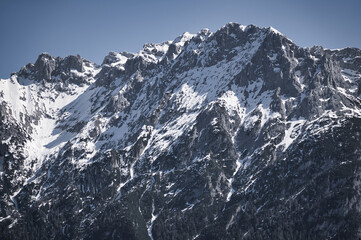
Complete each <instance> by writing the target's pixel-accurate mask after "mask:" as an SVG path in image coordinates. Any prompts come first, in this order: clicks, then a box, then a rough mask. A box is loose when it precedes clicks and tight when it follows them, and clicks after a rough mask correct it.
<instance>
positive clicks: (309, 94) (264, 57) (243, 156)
mask: <svg viewBox="0 0 361 240" xmlns="http://www.w3.org/2000/svg"><path fill="white" fill-rule="evenodd" d="M360 94H361V50H360V49H356V48H344V49H338V50H330V49H324V48H322V47H319V46H315V47H312V48H303V47H299V46H297V45H296V44H295V43H294V42H293V41H291V40H290V39H288V38H287V37H286V36H285V35H283V34H281V33H280V32H278V31H277V30H275V29H273V28H261V27H257V26H254V25H249V26H242V25H239V24H237V23H229V24H227V25H225V26H224V27H222V28H221V29H219V30H218V31H216V32H214V33H213V32H211V31H209V30H208V29H202V30H201V31H200V32H198V33H197V34H190V33H184V34H183V35H181V36H179V37H177V38H176V39H175V40H174V41H166V42H163V43H160V44H145V45H144V47H143V49H142V50H141V51H140V52H139V53H127V52H120V53H117V52H111V53H109V54H108V55H107V56H106V57H105V58H104V61H103V63H102V64H101V65H100V66H99V65H97V64H95V63H92V62H90V61H88V60H86V59H83V58H82V57H80V56H68V57H66V58H64V59H63V58H60V57H57V58H54V57H52V56H51V55H50V54H48V53H42V54H41V55H40V56H39V57H38V59H37V61H36V62H35V64H31V63H30V64H28V65H26V66H24V67H23V68H22V69H21V70H20V71H19V72H17V73H13V74H12V75H11V77H10V78H9V79H1V80H0V103H1V105H0V138H1V144H0V176H1V178H0V193H1V194H0V236H1V239H358V238H360V237H361V195H360V194H361V168H360V167H361V144H360V143H361V134H360V133H361V119H360V117H361V99H360Z"/></svg>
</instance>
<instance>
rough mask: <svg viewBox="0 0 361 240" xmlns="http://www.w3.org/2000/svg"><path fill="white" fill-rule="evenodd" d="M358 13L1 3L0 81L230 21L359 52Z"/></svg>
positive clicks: (319, 7) (259, 4)
mask: <svg viewBox="0 0 361 240" xmlns="http://www.w3.org/2000/svg"><path fill="white" fill-rule="evenodd" d="M360 10H361V1H360V0H342V1H335V0H328V1H327V0H324V1H321V0H302V1H300V0H298V1H296V0H288V1H286V0H284V1H282V0H258V1H257V0H238V1H237V0H222V1H220V0H219V1H213V0H207V1H205V0H204V1H201V0H191V1H189V0H179V1H173V0H168V1H163V0H158V1H157V0H153V1H151V0H147V1H145V0H144V1H140V0H133V1H112V0H103V1H100V0H99V1H95V0H72V1H70V0H61V1H60V0H57V1H55V0H32V1H30V0H22V1H20V0H0V78H8V77H9V75H10V73H11V72H15V71H18V70H19V69H20V68H21V66H23V65H25V64H27V63H29V62H35V60H36V58H37V56H38V55H39V54H40V53H41V52H49V53H50V54H52V55H53V56H62V57H65V56H67V55H70V54H80V55H81V56H82V57H84V58H86V59H89V60H91V61H94V62H97V63H101V62H102V60H103V58H104V56H105V55H106V54H107V53H108V52H109V51H131V52H137V51H138V50H139V49H141V47H142V46H143V44H144V43H148V42H162V41H165V40H172V39H174V38H175V37H177V36H178V35H180V34H182V33H183V32H185V31H188V32H191V33H195V32H197V31H199V30H200V29H202V28H209V29H211V30H212V31H215V30H217V29H218V28H220V27H222V26H223V25H225V24H226V23H228V22H238V23H241V24H244V25H247V24H251V23H252V24H255V25H259V26H265V27H268V26H273V27H274V28H276V29H278V30H279V31H281V32H282V33H284V34H285V35H287V36H288V37H289V38H291V39H292V40H293V41H294V42H295V43H296V44H298V45H300V46H313V45H322V46H324V47H326V48H342V47H346V46H351V47H358V48H361V13H360Z"/></svg>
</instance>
